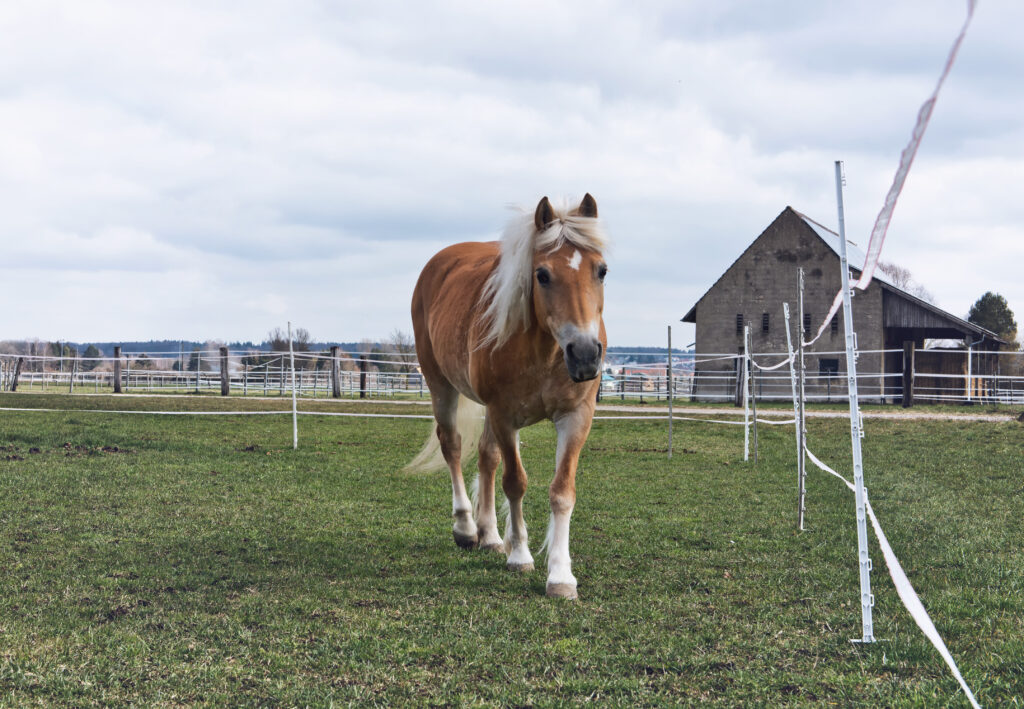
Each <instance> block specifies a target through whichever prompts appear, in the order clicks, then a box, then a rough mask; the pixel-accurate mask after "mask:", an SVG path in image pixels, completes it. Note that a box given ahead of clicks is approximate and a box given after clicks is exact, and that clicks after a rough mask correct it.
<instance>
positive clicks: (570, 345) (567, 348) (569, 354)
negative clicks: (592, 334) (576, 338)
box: [565, 342, 575, 359]
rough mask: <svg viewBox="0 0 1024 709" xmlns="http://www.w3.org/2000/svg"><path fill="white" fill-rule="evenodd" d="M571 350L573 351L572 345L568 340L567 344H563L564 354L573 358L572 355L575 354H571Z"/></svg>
mask: <svg viewBox="0 0 1024 709" xmlns="http://www.w3.org/2000/svg"><path fill="white" fill-rule="evenodd" d="M572 351H573V345H572V343H571V342H570V343H569V344H568V345H566V346H565V354H567V355H568V356H569V359H573V358H574V356H575V355H573V353H572Z"/></svg>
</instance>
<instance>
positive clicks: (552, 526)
mask: <svg viewBox="0 0 1024 709" xmlns="http://www.w3.org/2000/svg"><path fill="white" fill-rule="evenodd" d="M570 517H572V508H571V507H570V508H569V509H568V510H562V511H560V512H552V513H551V518H550V520H549V521H548V534H547V539H546V540H545V542H544V544H545V546H546V547H547V552H548V585H549V586H550V585H553V584H568V585H570V586H575V585H576V577H575V576H573V575H572V560H571V559H570V558H569V519H570Z"/></svg>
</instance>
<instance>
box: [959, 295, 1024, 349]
mask: <svg viewBox="0 0 1024 709" xmlns="http://www.w3.org/2000/svg"><path fill="white" fill-rule="evenodd" d="M967 320H968V322H972V323H974V324H975V325H979V326H981V327H983V328H985V329H986V330H991V331H992V332H994V333H996V334H997V335H999V337H1000V338H1002V339H1004V340H1006V341H1007V342H1008V343H1010V344H1011V345H1016V344H1017V321H1016V320H1014V319H1013V311H1012V310H1010V306H1009V305H1008V304H1007V302H1006V298H1004V297H1003V296H1001V295H999V294H998V293H993V292H991V291H989V292H987V293H985V295H983V296H981V297H980V298H978V300H976V301H975V303H974V305H972V306H971V311H970V312H969V313H968V314H967Z"/></svg>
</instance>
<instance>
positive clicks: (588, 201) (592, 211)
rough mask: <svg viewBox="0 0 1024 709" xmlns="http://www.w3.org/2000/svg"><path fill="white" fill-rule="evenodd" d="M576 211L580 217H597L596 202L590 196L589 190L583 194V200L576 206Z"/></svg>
mask: <svg viewBox="0 0 1024 709" xmlns="http://www.w3.org/2000/svg"><path fill="white" fill-rule="evenodd" d="M576 213H577V214H579V215H580V216H581V217H591V218H594V219H596V218H597V202H596V201H595V200H594V198H593V197H591V196H590V193H589V192H587V193H586V194H585V195H583V201H582V202H580V206H579V207H577V208H576Z"/></svg>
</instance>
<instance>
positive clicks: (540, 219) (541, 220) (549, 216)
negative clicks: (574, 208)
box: [533, 197, 555, 231]
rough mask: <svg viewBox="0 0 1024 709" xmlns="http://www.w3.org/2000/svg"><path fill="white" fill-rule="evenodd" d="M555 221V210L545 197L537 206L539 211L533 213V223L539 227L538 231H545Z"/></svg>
mask: <svg viewBox="0 0 1024 709" xmlns="http://www.w3.org/2000/svg"><path fill="white" fill-rule="evenodd" d="M553 221H555V210H554V208H553V207H552V206H551V202H549V201H548V198H547V197H544V198H542V199H541V200H540V203H539V204H538V205H537V211H536V212H534V213H533V223H534V224H536V225H537V230H538V231H544V230H545V229H547V228H548V225H549V224H550V223H551V222H553Z"/></svg>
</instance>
